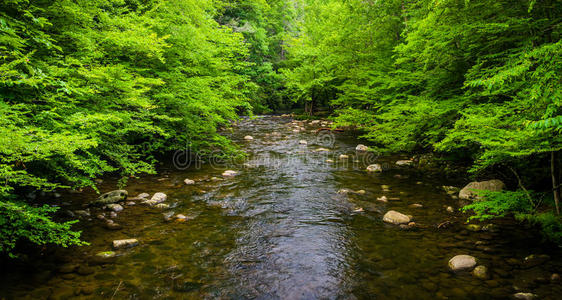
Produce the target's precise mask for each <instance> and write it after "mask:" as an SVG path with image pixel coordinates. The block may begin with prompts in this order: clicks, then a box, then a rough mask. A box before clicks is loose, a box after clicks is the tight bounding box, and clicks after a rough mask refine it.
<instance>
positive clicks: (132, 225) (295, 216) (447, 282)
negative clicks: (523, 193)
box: [0, 116, 562, 299]
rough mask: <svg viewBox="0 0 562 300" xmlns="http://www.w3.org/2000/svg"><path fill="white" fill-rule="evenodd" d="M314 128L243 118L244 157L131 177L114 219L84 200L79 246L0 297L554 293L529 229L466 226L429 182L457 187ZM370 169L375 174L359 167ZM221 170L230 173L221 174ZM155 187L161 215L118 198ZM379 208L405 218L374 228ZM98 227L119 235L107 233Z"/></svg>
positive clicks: (42, 262)
mask: <svg viewBox="0 0 562 300" xmlns="http://www.w3.org/2000/svg"><path fill="white" fill-rule="evenodd" d="M325 122H326V121H325ZM326 125H329V123H327V122H326ZM324 127H329V126H323V124H322V121H319V122H316V123H312V122H311V121H308V122H300V121H293V120H292V119H290V118H289V117H271V116H265V117H258V118H255V119H252V120H250V119H244V120H242V121H241V122H239V123H238V124H237V125H236V126H235V128H234V131H233V133H232V135H231V136H230V137H231V138H232V139H233V140H234V141H235V142H237V143H239V144H240V145H241V147H242V148H243V149H244V150H245V151H246V152H247V153H248V155H249V156H248V159H247V160H246V161H240V162H238V163H237V164H233V165H230V164H223V163H222V162H215V163H214V164H213V165H211V164H203V165H201V167H200V168H196V167H191V168H187V169H185V170H178V169H176V168H175V167H174V165H173V161H170V162H169V163H167V164H165V165H164V166H163V167H162V168H161V169H160V171H159V174H158V175H148V176H142V177H141V178H138V179H132V180H131V181H130V182H129V184H128V186H127V187H126V190H127V192H128V194H129V199H127V200H125V201H122V202H123V203H122V204H120V205H121V207H122V210H120V211H114V213H115V214H116V216H114V217H112V216H111V211H110V210H108V209H103V206H93V207H89V208H90V210H89V216H84V217H81V218H80V219H81V221H80V223H79V224H78V228H80V229H82V230H83V238H84V239H85V240H86V241H88V242H90V243H91V245H90V246H85V247H76V248H72V249H66V250H65V249H48V250H46V251H45V252H43V253H42V255H41V256H37V257H32V256H30V257H28V260H27V261H24V262H15V261H14V262H4V266H3V267H4V268H3V270H5V271H4V272H3V274H2V280H0V282H1V285H2V286H1V290H2V293H3V294H2V296H3V297H6V298H18V299H20V298H25V297H28V298H46V297H51V298H54V299H57V298H58V299H63V298H84V299H89V298H99V297H112V296H114V298H115V299H123V298H130V297H133V296H136V297H141V298H142V297H147V298H166V297H173V298H189V297H193V298H220V297H224V298H256V297H268V298H276V297H279V298H291V297H292V298H337V297H346V298H347V297H356V298H359V299H367V298H373V297H377V298H381V299H396V298H417V299H435V298H446V297H449V298H492V297H497V298H507V297H511V296H513V295H514V294H516V293H519V292H521V293H533V294H536V295H538V297H540V298H541V299H548V298H551V299H554V298H556V296H557V295H559V294H560V293H561V292H562V288H561V286H560V284H559V282H558V281H557V278H556V276H555V275H554V274H558V273H559V272H560V270H561V267H562V260H561V259H560V257H561V255H560V254H561V253H560V251H559V250H558V249H556V248H553V247H547V246H546V245H545V244H542V243H541V239H540V236H539V235H538V234H537V232H536V231H534V230H532V228H524V227H521V226H519V225H518V224H516V223H515V222H513V221H512V220H508V219H502V220H497V221H494V222H492V223H491V224H493V225H492V226H490V225H489V224H490V223H482V224H473V225H480V226H467V224H465V221H466V218H467V215H466V214H461V213H460V212H459V211H458V209H459V208H460V206H461V204H460V203H459V201H458V200H457V199H454V198H453V197H451V196H450V195H448V194H447V192H446V191H445V190H443V188H442V186H443V185H445V186H451V185H452V186H457V187H463V186H464V185H465V184H466V183H468V182H459V181H456V179H455V180H453V181H451V180H450V179H448V178H446V177H442V176H441V175H440V174H435V173H424V172H423V171H420V170H418V169H416V168H413V167H412V166H409V165H408V163H402V164H396V162H397V161H407V160H408V159H409V158H408V157H382V156H370V155H369V153H361V151H359V152H358V151H356V148H357V144H358V143H359V142H358V141H357V139H356V137H355V136H354V135H352V134H350V133H348V132H345V131H344V132H324V131H326V130H321V131H320V132H319V131H318V129H320V128H324ZM322 132H323V133H322ZM319 133H322V134H319ZM248 137H252V138H251V139H250V138H248ZM305 142H306V143H305ZM356 161H357V162H356ZM375 163H378V164H381V166H382V167H383V172H373V173H369V172H367V171H366V168H367V167H368V166H369V165H372V164H375ZM229 169H230V170H233V171H236V172H237V173H236V174H234V176H224V175H223V173H224V171H226V170H229ZM116 179H117V178H106V179H104V181H103V182H101V183H100V185H99V188H100V190H101V191H104V192H105V191H110V190H113V189H115V182H116ZM186 179H190V180H193V182H190V181H188V183H189V184H186ZM159 192H161V193H164V194H166V195H167V197H166V198H167V199H166V200H165V201H163V202H162V203H161V204H166V205H168V206H167V207H166V206H159V207H158V206H157V204H156V203H155V204H154V205H146V204H143V203H142V202H145V200H143V199H136V200H131V198H133V197H135V196H137V195H138V194H141V193H147V194H149V197H148V199H150V198H152V197H153V196H154V195H155V194H156V193H159ZM98 196H99V195H96V194H95V193H94V192H92V191H84V192H82V193H80V194H62V195H61V197H60V198H57V199H56V200H53V201H56V202H58V203H61V204H62V203H65V202H66V203H69V204H70V205H67V206H64V207H63V211H71V212H73V213H74V214H75V215H78V214H79V213H76V211H80V210H86V209H87V208H88V207H84V206H83V205H87V204H88V203H90V202H92V201H95V200H96V199H97V197H98ZM383 197H384V198H383ZM380 199H386V201H384V200H380ZM131 201H132V202H134V203H135V205H127V202H131ZM449 207H451V208H452V210H448V208H449ZM118 210H119V209H118ZM389 211H396V212H399V213H401V214H404V215H406V216H407V217H408V218H409V219H410V220H408V221H411V222H413V223H415V224H413V225H411V226H407V225H408V224H403V225H406V226H400V225H394V224H390V223H386V222H384V221H383V219H384V216H385V214H387V213H388V212H389ZM102 213H103V214H104V218H103V219H102V218H98V217H97V216H98V215H100V214H102ZM179 215H183V216H185V218H181V217H180V218H178V216H179ZM108 219H111V220H113V222H114V223H117V224H118V225H119V227H115V228H110V226H109V227H108V226H107V220H108ZM408 223H409V222H408ZM124 239H136V240H137V241H138V245H134V246H132V247H127V248H119V249H114V247H113V241H115V240H124ZM108 251H113V252H112V254H109V252H108ZM100 253H106V254H107V255H106V256H104V255H98V254H100ZM457 255H470V256H472V257H474V258H475V259H476V261H477V264H478V265H481V266H485V267H486V268H487V270H486V272H485V275H482V276H480V275H479V276H475V275H474V274H472V272H471V271H472V270H465V271H460V272H453V271H452V270H451V269H450V267H449V265H448V263H449V260H450V259H452V258H453V257H455V256H457ZM531 255H532V256H531ZM479 270H481V268H480V269H479Z"/></svg>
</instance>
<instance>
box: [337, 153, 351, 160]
mask: <svg viewBox="0 0 562 300" xmlns="http://www.w3.org/2000/svg"><path fill="white" fill-rule="evenodd" d="M348 158H349V155H345V154H341V155H340V156H339V159H348Z"/></svg>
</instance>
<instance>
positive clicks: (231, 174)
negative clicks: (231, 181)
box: [222, 170, 238, 177]
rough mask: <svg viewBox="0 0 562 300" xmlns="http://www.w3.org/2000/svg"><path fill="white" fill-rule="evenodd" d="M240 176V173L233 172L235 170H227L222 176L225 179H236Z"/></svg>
mask: <svg viewBox="0 0 562 300" xmlns="http://www.w3.org/2000/svg"><path fill="white" fill-rule="evenodd" d="M237 174H238V172H236V171H233V170H226V171H224V172H222V176H224V177H234V176H236V175H237Z"/></svg>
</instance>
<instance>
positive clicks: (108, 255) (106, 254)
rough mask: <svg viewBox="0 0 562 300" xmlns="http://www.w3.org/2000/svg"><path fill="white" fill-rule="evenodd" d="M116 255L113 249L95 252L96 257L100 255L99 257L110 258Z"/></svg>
mask: <svg viewBox="0 0 562 300" xmlns="http://www.w3.org/2000/svg"><path fill="white" fill-rule="evenodd" d="M116 255H117V253H115V251H103V252H98V253H96V257H100V258H112V257H115V256H116Z"/></svg>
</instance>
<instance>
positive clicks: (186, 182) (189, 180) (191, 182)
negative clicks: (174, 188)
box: [183, 178, 195, 185]
mask: <svg viewBox="0 0 562 300" xmlns="http://www.w3.org/2000/svg"><path fill="white" fill-rule="evenodd" d="M183 183H185V184H187V185H192V184H195V180H193V179H188V178H186V179H184V180H183Z"/></svg>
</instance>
